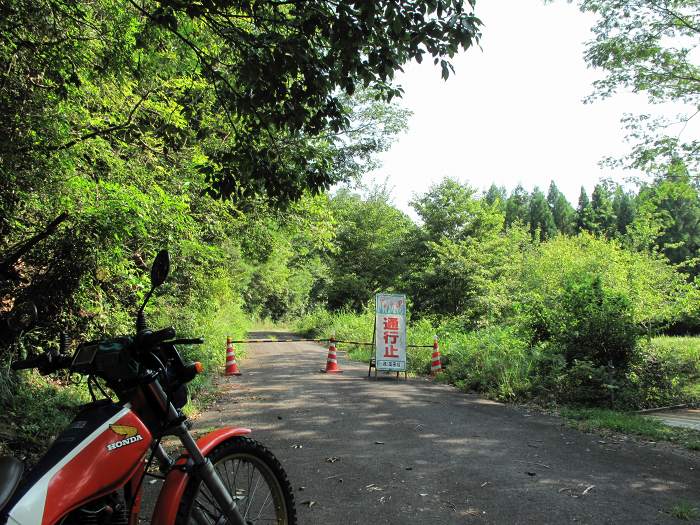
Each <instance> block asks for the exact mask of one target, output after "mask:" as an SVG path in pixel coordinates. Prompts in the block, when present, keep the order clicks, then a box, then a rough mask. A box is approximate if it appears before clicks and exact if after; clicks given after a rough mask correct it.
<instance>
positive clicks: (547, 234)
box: [529, 187, 557, 241]
mask: <svg viewBox="0 0 700 525" xmlns="http://www.w3.org/2000/svg"><path fill="white" fill-rule="evenodd" d="M529 222H530V234H531V235H532V237H533V239H534V238H536V237H537V232H539V238H540V240H543V241H546V240H547V239H551V238H552V237H554V235H555V234H556V232H557V228H556V225H555V224H554V217H553V216H552V210H550V209H549V205H548V204H547V199H545V196H544V193H542V191H541V190H540V189H539V188H537V187H535V189H534V190H533V191H532V197H531V198H530V221H529Z"/></svg>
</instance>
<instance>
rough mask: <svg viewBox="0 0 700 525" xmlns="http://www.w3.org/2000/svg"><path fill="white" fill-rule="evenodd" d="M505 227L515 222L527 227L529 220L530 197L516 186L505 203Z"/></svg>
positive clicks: (520, 187)
mask: <svg viewBox="0 0 700 525" xmlns="http://www.w3.org/2000/svg"><path fill="white" fill-rule="evenodd" d="M505 218H506V227H510V226H512V225H513V224H515V223H516V222H520V223H521V224H525V225H527V223H528V220H529V219H530V195H528V193H527V192H526V191H525V188H523V187H522V185H520V184H518V185H517V186H516V187H515V188H514V189H513V191H512V192H511V194H510V197H508V200H507V201H506V217H505Z"/></svg>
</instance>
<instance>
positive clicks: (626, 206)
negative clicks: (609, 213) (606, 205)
mask: <svg viewBox="0 0 700 525" xmlns="http://www.w3.org/2000/svg"><path fill="white" fill-rule="evenodd" d="M613 212H614V213H615V219H616V229H617V232H618V234H619V235H620V236H624V235H626V234H627V228H628V227H629V225H630V224H632V221H634V215H635V208H634V198H633V196H632V195H630V194H629V193H628V192H626V191H624V190H623V189H622V187H621V186H617V188H615V195H614V197H613Z"/></svg>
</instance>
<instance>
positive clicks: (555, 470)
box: [195, 333, 700, 525]
mask: <svg viewBox="0 0 700 525" xmlns="http://www.w3.org/2000/svg"><path fill="white" fill-rule="evenodd" d="M252 335H253V336H254V337H264V336H267V335H269V334H268V333H256V334H252ZM276 335H277V336H278V337H280V338H282V337H286V336H288V334H276ZM248 356H249V357H248V358H247V359H245V360H244V361H242V362H241V363H240V364H241V368H242V371H243V375H242V376H241V377H236V378H226V379H225V381H224V384H223V385H222V386H223V389H224V391H225V394H224V395H223V397H222V398H221V399H220V400H219V402H218V403H217V404H216V405H214V406H213V407H212V409H211V410H210V411H208V412H206V413H205V414H203V415H202V416H201V417H200V418H199V419H198V421H197V422H196V424H195V427H196V428H199V429H206V428H208V427H216V426H220V425H221V424H236V425H241V426H249V427H252V428H253V429H254V433H253V437H255V438H256V439H258V440H260V441H261V442H263V443H264V444H266V445H267V446H268V447H269V448H270V449H272V450H273V451H274V453H275V454H276V455H277V456H278V457H279V458H280V460H281V461H282V463H283V464H284V466H285V468H286V469H287V471H288V473H289V476H290V479H291V480H292V484H293V486H294V488H295V490H296V498H297V502H298V507H299V515H300V523H303V524H324V525H328V524H354V523H357V524H384V523H390V524H443V523H445V524H452V523H454V524H469V523H475V524H482V523H483V524H487V523H492V524H525V523H528V524H530V523H531V524H548V523H552V524H561V523H587V524H596V525H597V524H608V523H609V524H627V523H629V524H644V523H677V524H680V523H688V522H687V521H685V522H683V521H680V520H678V519H676V518H674V517H672V516H671V515H670V513H669V511H670V510H671V509H672V508H673V507H674V505H676V504H678V503H679V502H681V501H686V502H690V503H691V504H692V505H695V506H697V507H699V508H700V479H699V477H698V473H699V472H700V462H699V461H698V457H697V456H693V455H692V454H691V453H685V452H682V451H674V450H672V449H669V448H667V447H664V446H654V445H638V444H634V443H632V442H628V441H622V442H615V441H611V440H609V439H603V438H601V437H599V436H594V435H588V434H583V433H580V432H578V431H575V430H573V429H570V428H567V427H566V426H563V425H562V423H561V421H560V420H559V419H558V418H555V417H549V416H542V415H537V414H529V413H527V412H526V411H524V410H522V409H516V408H512V407H509V406H504V405H501V404H497V403H493V402H490V401H487V400H484V399H481V398H479V397H476V396H470V395H465V394H462V393H460V392H458V391H457V390H455V389H453V388H451V387H448V386H445V385H437V384H433V383H432V382H430V381H428V380H426V379H422V378H414V379H409V380H408V381H407V382H406V381H403V380H401V381H398V382H397V381H396V380H395V379H393V378H389V377H385V378H382V377H381V376H380V377H379V379H378V380H374V379H372V380H367V378H366V370H367V369H366V365H363V364H361V363H353V362H348V361H347V360H346V359H344V358H343V354H342V353H341V355H340V364H341V367H342V368H343V369H344V371H345V373H344V374H342V375H334V376H329V375H325V374H321V373H319V369H320V368H322V367H323V365H324V363H325V356H326V350H325V349H324V348H322V347H320V346H318V345H314V344H312V343H301V342H298V343H288V344H279V343H273V344H258V345H250V347H249V349H248ZM311 502H313V503H311Z"/></svg>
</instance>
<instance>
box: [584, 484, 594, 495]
mask: <svg viewBox="0 0 700 525" xmlns="http://www.w3.org/2000/svg"><path fill="white" fill-rule="evenodd" d="M594 488H595V485H589V486H588V487H586V490H584V491H583V492H582V493H581V496H585V495H586V494H588V493H589V492H590V491H591V490H593V489H594Z"/></svg>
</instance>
